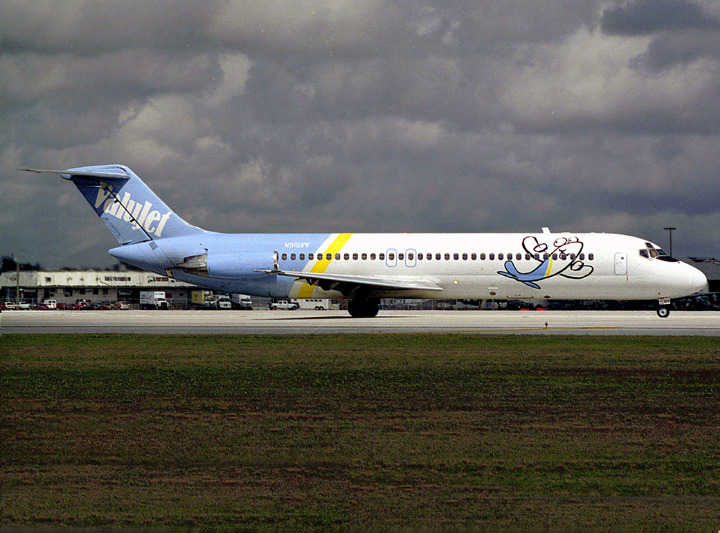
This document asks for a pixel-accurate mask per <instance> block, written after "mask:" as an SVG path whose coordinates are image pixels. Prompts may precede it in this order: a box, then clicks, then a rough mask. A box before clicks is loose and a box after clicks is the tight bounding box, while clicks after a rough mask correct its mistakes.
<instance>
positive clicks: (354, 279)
mask: <svg viewBox="0 0 720 533" xmlns="http://www.w3.org/2000/svg"><path fill="white" fill-rule="evenodd" d="M272 273H273V274H278V275H281V276H290V277H293V278H297V279H300V280H303V281H305V282H306V283H309V284H310V285H317V286H319V287H320V288H322V289H323V290H337V291H340V292H342V293H343V294H353V293H355V292H357V291H358V290H359V289H362V288H366V289H374V288H378V289H396V290H424V291H442V287H440V286H438V285H437V284H435V283H433V282H432V281H429V280H423V279H416V278H391V277H380V276H354V275H346V274H326V273H320V272H300V271H297V270H274V271H272Z"/></svg>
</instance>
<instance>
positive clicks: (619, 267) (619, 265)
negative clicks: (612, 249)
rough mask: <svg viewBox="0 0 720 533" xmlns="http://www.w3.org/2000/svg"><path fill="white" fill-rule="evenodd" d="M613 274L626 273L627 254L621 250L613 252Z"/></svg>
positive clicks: (623, 274) (622, 274) (624, 274)
mask: <svg viewBox="0 0 720 533" xmlns="http://www.w3.org/2000/svg"><path fill="white" fill-rule="evenodd" d="M615 274H617V275H619V276H626V275H627V254H625V253H622V252H618V253H616V254H615Z"/></svg>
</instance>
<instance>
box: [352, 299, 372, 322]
mask: <svg viewBox="0 0 720 533" xmlns="http://www.w3.org/2000/svg"><path fill="white" fill-rule="evenodd" d="M379 304H380V299H379V298H353V299H352V300H350V302H349V303H348V313H350V316H352V317H353V318H372V317H374V316H377V314H378V311H379V310H380V306H379Z"/></svg>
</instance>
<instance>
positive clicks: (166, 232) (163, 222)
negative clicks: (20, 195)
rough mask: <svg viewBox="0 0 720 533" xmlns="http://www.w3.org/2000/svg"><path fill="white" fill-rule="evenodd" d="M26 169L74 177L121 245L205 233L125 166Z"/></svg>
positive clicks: (79, 187)
mask: <svg viewBox="0 0 720 533" xmlns="http://www.w3.org/2000/svg"><path fill="white" fill-rule="evenodd" d="M23 170H29V171H31V172H49V173H53V174H60V176H61V177H62V178H64V179H66V180H69V181H72V182H73V183H74V184H75V185H76V186H77V188H78V189H79V190H80V192H81V193H82V195H83V196H84V197H85V199H86V200H87V201H88V203H89V204H90V206H91V207H92V208H93V209H94V210H95V212H96V213H97V214H98V216H99V217H100V218H101V219H102V221H103V222H104V223H105V226H106V227H107V229H108V230H109V231H110V233H112V235H113V237H115V239H116V240H117V241H118V243H120V244H121V245H124V244H135V243H138V242H144V241H150V240H157V239H161V238H167V237H179V236H183V235H192V234H195V233H203V230H201V229H200V228H196V227H195V226H192V225H190V224H188V223H187V222H185V221H184V220H183V219H182V218H180V217H179V216H178V215H176V214H175V213H174V212H173V211H172V209H170V208H169V207H168V206H167V205H165V203H164V202H163V201H162V200H160V198H158V197H157V196H156V195H155V193H154V192H152V191H151V190H150V188H149V187H148V186H147V185H145V183H143V181H142V180H141V179H140V178H138V177H137V175H136V174H135V173H134V172H133V171H132V170H130V169H129V168H127V167H125V166H122V165H100V166H91V167H81V168H71V169H68V170H34V169H23Z"/></svg>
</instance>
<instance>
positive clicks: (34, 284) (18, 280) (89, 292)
mask: <svg viewBox="0 0 720 533" xmlns="http://www.w3.org/2000/svg"><path fill="white" fill-rule="evenodd" d="M194 288H196V287H195V286H194V285H190V284H189V283H183V282H181V281H176V280H174V279H172V278H168V277H166V276H158V275H157V274H153V273H151V272H140V271H123V270H60V271H42V270H32V271H24V270H21V271H10V272H3V273H2V274H0V301H10V302H14V301H24V302H27V303H30V304H31V305H36V304H38V303H40V302H42V301H43V300H45V299H53V300H55V301H56V302H57V303H58V304H64V305H70V304H75V303H77V302H78V301H82V300H85V301H87V302H89V303H91V304H93V305H95V304H101V303H113V302H118V301H125V302H129V303H137V302H138V300H139V294H140V291H141V290H157V291H164V292H165V297H166V299H167V301H168V302H170V304H171V306H172V307H173V308H178V309H185V308H187V307H188V304H189V302H190V299H191V291H192V290H193V289H194Z"/></svg>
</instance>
